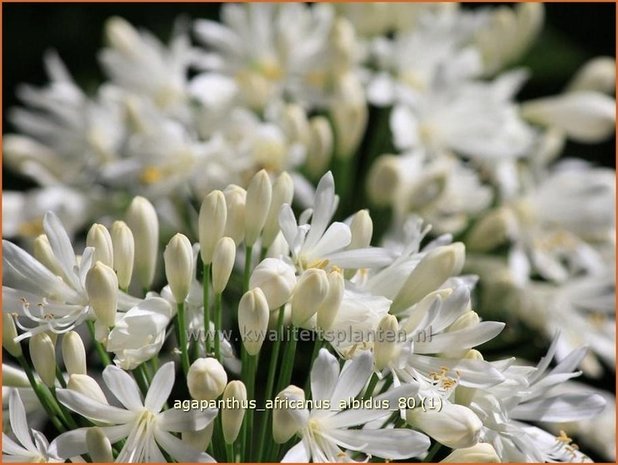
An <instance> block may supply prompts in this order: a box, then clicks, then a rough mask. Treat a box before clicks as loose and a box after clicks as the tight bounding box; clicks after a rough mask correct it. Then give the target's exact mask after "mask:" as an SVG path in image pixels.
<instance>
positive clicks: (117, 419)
mask: <svg viewBox="0 0 618 465" xmlns="http://www.w3.org/2000/svg"><path fill="white" fill-rule="evenodd" d="M57 395H58V400H59V401H60V403H61V404H63V405H65V406H67V407H68V408H70V409H71V410H73V411H74V412H77V413H79V414H80V415H83V416H85V417H87V418H90V419H91V420H94V421H102V422H106V423H113V424H122V423H128V422H130V421H131V420H132V419H133V418H134V417H135V414H134V413H133V412H130V411H128V410H123V409H120V408H118V407H114V406H112V405H108V404H102V403H100V402H97V401H95V400H93V399H91V398H90V397H86V396H85V395H83V394H80V393H79V392H75V391H71V390H69V389H58V391H57Z"/></svg>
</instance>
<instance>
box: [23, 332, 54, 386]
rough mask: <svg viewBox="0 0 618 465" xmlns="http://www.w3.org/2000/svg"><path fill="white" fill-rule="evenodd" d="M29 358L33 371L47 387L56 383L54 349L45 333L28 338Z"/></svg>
mask: <svg viewBox="0 0 618 465" xmlns="http://www.w3.org/2000/svg"><path fill="white" fill-rule="evenodd" d="M29 348H30V358H31V359H32V365H33V366H34V369H35V370H36V372H37V373H38V375H39V376H40V377H41V380H42V381H43V383H45V385H47V386H48V387H53V386H54V384H55V382H56V349H55V348H54V343H53V342H52V340H51V338H50V337H49V336H48V335H47V334H45V333H39V334H35V335H34V336H32V337H31V338H30V344H29Z"/></svg>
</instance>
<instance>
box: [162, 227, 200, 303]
mask: <svg viewBox="0 0 618 465" xmlns="http://www.w3.org/2000/svg"><path fill="white" fill-rule="evenodd" d="M163 261H164V262H165V276H166V277H167V282H168V283H169V285H170V289H171V291H172V295H173V296H174V299H176V303H182V302H184V301H185V299H186V298H187V295H189V288H190V287H191V281H192V280H193V249H192V247H191V242H190V241H189V239H187V236H185V235H184V234H180V233H178V234H176V235H175V236H174V237H172V238H171V239H170V241H169V243H168V244H167V247H165V251H164V252H163Z"/></svg>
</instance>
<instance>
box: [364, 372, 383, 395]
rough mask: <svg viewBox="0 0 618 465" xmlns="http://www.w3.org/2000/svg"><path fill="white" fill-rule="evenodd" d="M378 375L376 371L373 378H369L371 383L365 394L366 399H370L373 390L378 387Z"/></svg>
mask: <svg viewBox="0 0 618 465" xmlns="http://www.w3.org/2000/svg"><path fill="white" fill-rule="evenodd" d="M378 381H379V380H378V375H376V374H375V373H374V374H372V375H371V379H370V380H369V385H368V386H367V389H366V390H365V395H364V396H363V398H364V399H369V398H370V397H371V395H372V394H373V390H374V389H375V388H376V385H377V384H378Z"/></svg>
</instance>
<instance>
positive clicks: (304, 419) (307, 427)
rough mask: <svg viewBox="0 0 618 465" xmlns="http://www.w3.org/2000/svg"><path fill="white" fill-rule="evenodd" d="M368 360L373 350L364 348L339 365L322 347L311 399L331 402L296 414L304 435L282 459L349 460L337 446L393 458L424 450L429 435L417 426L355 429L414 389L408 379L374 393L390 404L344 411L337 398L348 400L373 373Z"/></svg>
mask: <svg viewBox="0 0 618 465" xmlns="http://www.w3.org/2000/svg"><path fill="white" fill-rule="evenodd" d="M372 364H373V360H372V357H371V355H370V354H369V353H367V352H363V353H361V354H359V355H358V356H357V357H355V358H354V359H352V360H350V361H348V362H346V364H345V365H344V366H343V369H341V370H340V368H339V362H338V361H337V359H336V358H335V357H334V356H332V355H331V354H330V353H328V351H327V350H325V349H322V350H320V354H319V356H318V358H317V359H316V361H315V362H314V364H313V368H312V370H311V392H312V399H313V400H315V401H323V402H324V401H330V408H314V409H312V410H311V411H309V412H308V411H307V410H300V411H296V412H295V413H294V415H295V416H297V417H298V418H299V422H300V423H301V424H302V425H303V426H302V428H301V430H300V432H299V435H300V436H301V438H302V439H301V442H299V443H298V444H297V445H295V446H294V447H292V449H290V450H289V451H288V453H287V454H286V456H285V457H284V458H283V462H308V461H309V460H312V461H314V462H337V461H341V460H342V459H347V460H350V456H349V454H348V453H346V452H343V451H342V449H341V448H345V449H347V450H348V451H359V452H362V453H364V454H366V455H368V456H369V457H371V456H377V457H382V458H385V459H393V460H395V459H406V458H411V457H419V456H421V455H422V454H423V453H424V452H426V450H427V448H428V447H429V439H428V438H427V437H426V436H425V435H423V434H420V433H418V432H416V431H412V430H409V429H366V428H365V429H363V428H361V429H354V428H353V427H355V426H359V425H363V424H365V423H368V422H371V421H373V420H377V419H381V418H384V417H387V416H389V415H390V414H391V413H392V410H391V409H393V410H397V404H396V402H397V401H398V399H399V398H400V397H409V396H411V395H412V394H414V392H416V389H417V387H416V386H415V385H412V384H408V385H405V386H402V387H401V388H399V389H392V390H390V391H388V392H386V393H385V394H381V395H379V396H375V397H373V400H374V402H380V401H385V402H388V403H389V405H390V406H391V407H390V408H359V409H356V408H352V409H348V410H344V409H343V408H342V404H341V402H342V401H343V403H344V404H345V403H346V402H349V401H350V400H352V399H354V398H355V397H356V396H357V395H358V394H359V393H360V392H361V391H362V390H363V388H364V387H365V384H366V383H367V381H368V380H369V377H370V376H371V366H372Z"/></svg>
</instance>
